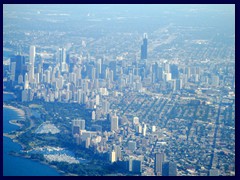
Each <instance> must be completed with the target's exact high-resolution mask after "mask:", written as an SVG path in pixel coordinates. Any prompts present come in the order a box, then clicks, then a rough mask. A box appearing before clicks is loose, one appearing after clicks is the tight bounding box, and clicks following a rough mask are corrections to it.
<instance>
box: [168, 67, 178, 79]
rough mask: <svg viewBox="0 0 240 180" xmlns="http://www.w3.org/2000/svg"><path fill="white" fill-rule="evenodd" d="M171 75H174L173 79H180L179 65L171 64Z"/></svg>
mask: <svg viewBox="0 0 240 180" xmlns="http://www.w3.org/2000/svg"><path fill="white" fill-rule="evenodd" d="M170 73H171V74H172V79H177V78H179V72H178V65H177V64H171V65H170Z"/></svg>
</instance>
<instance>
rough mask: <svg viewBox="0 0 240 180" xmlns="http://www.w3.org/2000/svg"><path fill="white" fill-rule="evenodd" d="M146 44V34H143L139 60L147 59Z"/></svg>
mask: <svg viewBox="0 0 240 180" xmlns="http://www.w3.org/2000/svg"><path fill="white" fill-rule="evenodd" d="M147 44H148V39H147V34H146V33H144V35H143V44H142V45H141V59H147Z"/></svg>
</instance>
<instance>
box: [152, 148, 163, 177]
mask: <svg viewBox="0 0 240 180" xmlns="http://www.w3.org/2000/svg"><path fill="white" fill-rule="evenodd" d="M164 161H165V154H164V153H163V152H161V153H156V154H155V161H154V170H155V174H156V175H157V176H161V175H162V163H163V162H164Z"/></svg>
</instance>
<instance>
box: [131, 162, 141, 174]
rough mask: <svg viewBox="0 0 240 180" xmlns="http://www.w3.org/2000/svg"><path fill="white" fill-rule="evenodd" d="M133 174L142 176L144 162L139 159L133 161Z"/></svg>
mask: <svg viewBox="0 0 240 180" xmlns="http://www.w3.org/2000/svg"><path fill="white" fill-rule="evenodd" d="M132 172H133V173H137V174H141V172H142V161H141V160H138V159H133V160H132Z"/></svg>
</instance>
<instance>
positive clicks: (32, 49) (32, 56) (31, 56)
mask: <svg viewBox="0 0 240 180" xmlns="http://www.w3.org/2000/svg"><path fill="white" fill-rule="evenodd" d="M35 55H36V47H35V46H30V53H29V64H30V70H29V82H30V83H33V82H34V63H35Z"/></svg>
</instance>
